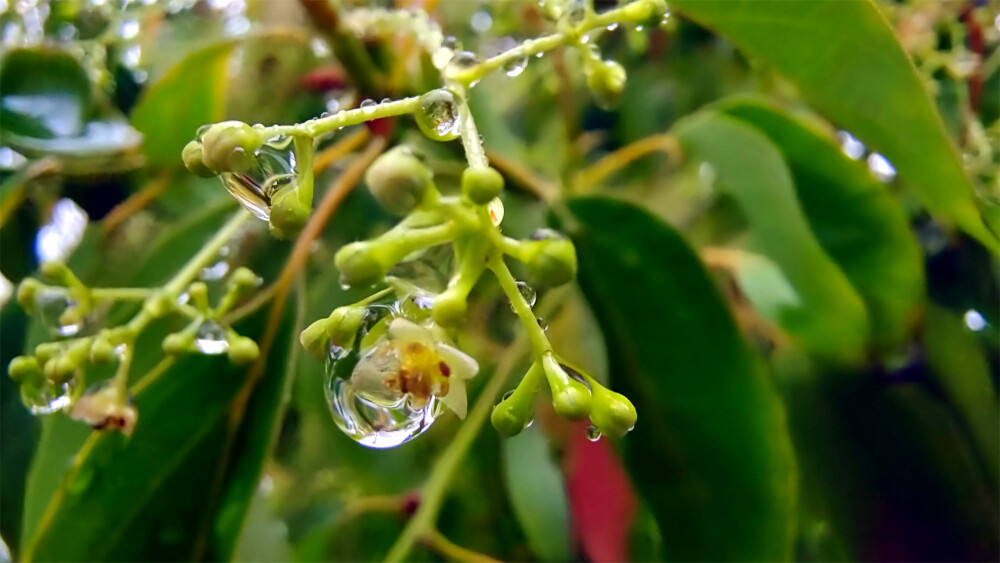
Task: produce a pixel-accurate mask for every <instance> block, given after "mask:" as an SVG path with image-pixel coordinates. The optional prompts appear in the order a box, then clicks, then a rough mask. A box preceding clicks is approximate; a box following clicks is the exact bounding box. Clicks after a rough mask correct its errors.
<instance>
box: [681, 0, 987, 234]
mask: <svg viewBox="0 0 1000 563" xmlns="http://www.w3.org/2000/svg"><path fill="white" fill-rule="evenodd" d="M671 7H672V8H676V9H677V10H678V11H680V12H682V13H684V15H686V16H688V17H690V18H691V19H693V20H695V21H696V22H698V23H700V24H702V25H704V26H706V27H708V28H711V29H712V30H714V31H716V32H718V33H719V34H721V35H723V36H725V37H726V38H728V39H730V40H731V41H732V42H733V43H735V44H736V45H737V46H738V47H740V48H741V49H743V50H745V51H746V52H747V53H749V54H750V55H753V56H755V57H758V58H760V59H761V60H762V61H764V62H765V63H768V64H770V65H772V66H773V67H774V68H775V69H777V70H778V71H779V72H780V73H782V74H784V75H785V76H786V77H788V78H789V79H791V80H792V81H793V82H794V83H795V84H796V85H797V86H798V87H799V89H800V90H801V92H802V94H803V95H804V96H805V97H806V99H807V100H809V102H810V103H811V104H813V105H814V106H815V107H816V108H818V109H819V110H820V111H822V112H823V113H825V114H826V115H827V116H828V117H830V119H832V120H833V121H834V122H836V123H837V124H838V125H839V126H841V127H844V128H845V129H847V130H849V131H850V132H851V133H852V134H854V135H855V136H857V137H858V138H860V139H861V140H863V141H864V142H865V143H866V144H867V145H868V146H869V147H871V148H872V149H874V150H876V151H878V152H880V153H881V154H883V155H885V156H886V158H888V159H889V160H890V161H891V162H892V164H893V166H895V168H896V170H897V171H898V172H899V175H900V177H901V178H903V179H904V180H905V181H906V182H908V183H909V184H911V185H912V186H913V187H914V188H915V189H916V190H917V192H918V193H919V194H920V195H921V196H922V199H923V201H924V204H925V205H926V206H927V208H928V210H929V211H930V212H931V213H932V214H933V215H935V216H936V217H938V218H939V219H943V220H946V221H952V222H954V223H956V224H957V225H958V226H959V227H961V228H962V229H963V230H965V231H966V232H967V233H969V234H970V235H972V236H973V237H975V238H976V239H978V240H979V241H980V242H981V243H982V244H983V245H985V246H986V247H988V248H990V249H991V250H993V252H995V253H1000V243H998V241H997V238H996V237H995V236H994V235H993V234H992V233H990V232H989V231H988V230H987V229H986V227H985V226H984V225H983V220H982V218H981V217H980V214H979V212H978V210H977V209H976V206H975V203H974V197H973V190H972V184H971V182H970V181H969V179H968V177H966V175H965V172H964V171H963V169H962V162H961V158H960V156H959V154H958V151H957V149H956V147H955V146H954V144H953V143H952V142H951V141H950V139H949V138H948V135H947V133H946V132H945V129H944V125H943V123H942V121H941V117H940V116H939V115H938V113H937V111H936V109H935V106H934V103H933V102H932V101H931V98H930V96H929V95H928V93H927V91H926V88H925V87H924V85H923V83H922V82H921V80H920V78H919V76H918V75H917V73H916V70H915V69H914V67H913V64H912V63H911V62H910V61H909V59H908V58H907V56H906V54H905V53H904V52H903V49H902V47H900V45H899V42H898V41H897V39H896V37H895V35H894V34H893V30H892V28H890V27H889V25H888V23H887V22H886V20H885V18H884V17H883V16H882V14H881V13H879V9H878V7H877V6H876V5H875V3H874V2H872V1H871V0H859V1H854V2H822V1H814V2H788V1H786V0H678V1H676V2H671Z"/></svg>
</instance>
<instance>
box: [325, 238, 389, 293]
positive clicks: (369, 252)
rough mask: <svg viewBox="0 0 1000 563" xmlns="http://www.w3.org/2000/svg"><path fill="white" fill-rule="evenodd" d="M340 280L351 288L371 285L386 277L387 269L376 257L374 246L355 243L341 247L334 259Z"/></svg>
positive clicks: (365, 243)
mask: <svg viewBox="0 0 1000 563" xmlns="http://www.w3.org/2000/svg"><path fill="white" fill-rule="evenodd" d="M334 265H336V267H337V270H338V271H339V272H340V280H341V281H342V282H343V283H345V284H347V285H350V286H361V285H371V284H373V283H375V282H377V281H379V280H381V279H382V278H384V277H385V272H386V269H385V267H383V266H382V263H381V262H379V260H378V257H376V256H375V252H374V249H373V248H372V245H371V244H369V243H367V242H353V243H351V244H348V245H345V246H343V247H341V249H340V250H338V251H337V255H336V256H335V257H334Z"/></svg>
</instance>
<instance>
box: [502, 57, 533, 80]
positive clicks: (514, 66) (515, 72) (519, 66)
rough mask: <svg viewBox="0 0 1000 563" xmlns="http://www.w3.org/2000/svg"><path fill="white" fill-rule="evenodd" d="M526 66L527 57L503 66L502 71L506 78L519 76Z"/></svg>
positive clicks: (518, 58)
mask: <svg viewBox="0 0 1000 563" xmlns="http://www.w3.org/2000/svg"><path fill="white" fill-rule="evenodd" d="M527 66H528V57H517V58H514V59H511V60H510V61H509V62H507V64H505V65H503V71H504V72H505V73H506V74H507V76H519V75H520V74H521V73H522V72H524V69H525V68H527Z"/></svg>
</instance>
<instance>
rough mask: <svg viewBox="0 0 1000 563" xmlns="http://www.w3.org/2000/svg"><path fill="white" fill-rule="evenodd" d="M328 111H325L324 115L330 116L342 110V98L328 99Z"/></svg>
mask: <svg viewBox="0 0 1000 563" xmlns="http://www.w3.org/2000/svg"><path fill="white" fill-rule="evenodd" d="M326 111H327V112H329V113H324V114H323V117H329V116H330V115H332V114H335V113H337V112H338V111H340V100H338V99H337V98H330V99H329V100H327V101H326Z"/></svg>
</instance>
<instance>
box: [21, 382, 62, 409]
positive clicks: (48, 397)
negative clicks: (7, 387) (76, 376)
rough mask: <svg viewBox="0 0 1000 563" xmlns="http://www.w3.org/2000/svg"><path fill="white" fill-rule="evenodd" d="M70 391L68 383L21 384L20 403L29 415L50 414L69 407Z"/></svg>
mask: <svg viewBox="0 0 1000 563" xmlns="http://www.w3.org/2000/svg"><path fill="white" fill-rule="evenodd" d="M71 391H72V388H71V386H70V384H69V383H58V384H57V383H53V382H51V381H48V380H44V381H42V382H41V383H36V382H25V383H22V384H21V401H22V402H23V403H24V406H25V407H27V408H28V410H29V411H31V414H34V415H45V414H52V413H54V412H57V411H61V410H63V409H64V408H66V407H67V406H69V404H70V395H71Z"/></svg>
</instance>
